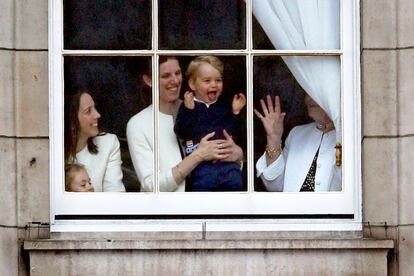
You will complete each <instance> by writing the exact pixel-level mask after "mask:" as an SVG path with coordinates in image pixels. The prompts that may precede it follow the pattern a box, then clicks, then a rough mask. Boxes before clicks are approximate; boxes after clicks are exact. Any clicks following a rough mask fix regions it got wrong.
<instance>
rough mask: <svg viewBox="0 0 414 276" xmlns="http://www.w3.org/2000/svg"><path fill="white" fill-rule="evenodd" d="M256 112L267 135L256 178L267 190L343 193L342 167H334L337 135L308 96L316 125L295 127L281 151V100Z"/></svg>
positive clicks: (311, 115) (328, 120) (309, 108)
mask: <svg viewBox="0 0 414 276" xmlns="http://www.w3.org/2000/svg"><path fill="white" fill-rule="evenodd" d="M260 103H261V107H262V112H263V113H260V112H259V111H257V110H254V112H255V114H256V115H257V116H258V117H259V119H260V120H261V122H262V124H263V127H264V129H265V132H266V140H267V146H266V150H265V153H264V154H263V155H262V156H261V157H260V158H259V160H258V161H257V163H256V169H257V176H258V177H261V179H262V180H263V183H264V185H265V187H266V189H267V190H268V191H277V192H281V191H284V192H327V191H340V190H341V168H340V167H337V166H336V164H335V143H336V132H335V128H334V124H333V122H332V120H331V119H330V118H329V117H328V115H327V114H326V113H325V111H324V110H323V109H322V108H321V107H320V106H319V105H318V104H317V103H316V102H315V101H314V100H313V99H312V98H311V97H310V96H308V95H306V96H305V105H306V107H307V110H308V115H309V117H310V118H312V119H313V120H314V122H312V123H309V124H306V125H300V126H297V127H294V128H293V129H292V130H291V132H290V133H289V135H288V137H287V139H286V141H285V147H284V148H283V150H282V146H281V145H282V139H281V138H282V134H283V119H284V117H285V113H282V112H281V109H280V99H279V97H278V96H276V97H275V100H274V104H273V101H272V99H271V98H270V96H267V99H266V102H265V101H264V100H260Z"/></svg>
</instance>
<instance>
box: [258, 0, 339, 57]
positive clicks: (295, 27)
mask: <svg viewBox="0 0 414 276" xmlns="http://www.w3.org/2000/svg"><path fill="white" fill-rule="evenodd" d="M253 15H254V19H253V47H254V48H255V49H277V50H333V49H339V47H340V0H322V1H320V0H298V1H283V0H278V1H270V0H253Z"/></svg>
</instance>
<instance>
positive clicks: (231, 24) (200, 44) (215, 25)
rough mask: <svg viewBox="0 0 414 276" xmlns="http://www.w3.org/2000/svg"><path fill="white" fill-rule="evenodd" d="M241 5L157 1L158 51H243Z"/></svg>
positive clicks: (230, 1)
mask: <svg viewBox="0 0 414 276" xmlns="http://www.w3.org/2000/svg"><path fill="white" fill-rule="evenodd" d="M245 17H246V16H245V2H244V1H241V0H239V1H234V0H224V1H223V0H212V1H205V0H195V1H194V0H193V1H187V0H167V1H164V0H163V1H159V48H160V49H245V48H246V43H245V40H246V31H245V29H246V27H245V26H246V24H245Z"/></svg>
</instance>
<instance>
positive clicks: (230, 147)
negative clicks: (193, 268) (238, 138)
mask: <svg viewBox="0 0 414 276" xmlns="http://www.w3.org/2000/svg"><path fill="white" fill-rule="evenodd" d="M223 135H224V137H225V138H226V139H225V140H223V141H224V142H223V143H222V144H221V146H222V149H223V150H224V153H226V154H228V157H226V158H223V159H221V160H222V161H226V162H238V161H241V160H243V150H242V148H241V147H239V146H238V145H237V144H236V143H235V142H234V140H233V138H232V137H231V135H230V134H228V132H227V131H226V130H225V129H224V130H223Z"/></svg>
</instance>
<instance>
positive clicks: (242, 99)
mask: <svg viewBox="0 0 414 276" xmlns="http://www.w3.org/2000/svg"><path fill="white" fill-rule="evenodd" d="M245 105H246V96H244V94H243V93H237V94H236V95H234V97H233V102H232V105H231V107H232V109H233V114H234V115H238V114H239V113H240V111H241V110H242V109H243V107H244V106H245Z"/></svg>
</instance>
